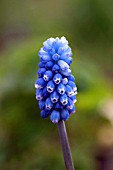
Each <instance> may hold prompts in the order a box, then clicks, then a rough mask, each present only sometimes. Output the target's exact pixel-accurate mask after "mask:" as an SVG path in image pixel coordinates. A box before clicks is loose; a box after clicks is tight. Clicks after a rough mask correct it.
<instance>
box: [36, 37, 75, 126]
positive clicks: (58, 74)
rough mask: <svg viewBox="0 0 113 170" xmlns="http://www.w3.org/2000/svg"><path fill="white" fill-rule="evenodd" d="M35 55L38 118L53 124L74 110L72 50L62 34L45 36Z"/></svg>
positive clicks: (66, 117)
mask: <svg viewBox="0 0 113 170" xmlns="http://www.w3.org/2000/svg"><path fill="white" fill-rule="evenodd" d="M43 45H44V46H43V47H42V48H41V49H40V51H39V53H38V56H39V58H40V63H39V64H38V66H39V70H38V72H37V74H38V79H37V80H36V82H35V87H36V99H37V100H39V103H38V105H39V108H40V110H41V113H40V115H41V117H42V118H46V117H48V116H50V119H51V121H52V122H53V123H55V124H56V123H58V122H59V121H60V120H64V121H65V120H67V119H68V118H69V117H70V114H71V113H74V112H75V110H76V109H75V106H74V103H75V102H76V94H77V87H76V84H75V82H74V81H75V78H74V76H73V75H72V73H71V68H70V65H71V63H72V51H71V48H70V47H69V46H68V41H67V40H66V38H65V37H61V38H58V37H57V38H49V39H47V40H46V41H45V42H44V43H43Z"/></svg>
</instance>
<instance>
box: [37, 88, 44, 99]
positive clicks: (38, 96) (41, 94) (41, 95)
mask: <svg viewBox="0 0 113 170" xmlns="http://www.w3.org/2000/svg"><path fill="white" fill-rule="evenodd" d="M36 99H37V100H42V99H43V90H42V89H36Z"/></svg>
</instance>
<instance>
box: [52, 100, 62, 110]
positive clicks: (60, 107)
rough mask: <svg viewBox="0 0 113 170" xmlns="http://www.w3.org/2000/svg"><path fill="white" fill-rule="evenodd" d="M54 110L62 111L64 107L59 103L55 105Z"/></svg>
mask: <svg viewBox="0 0 113 170" xmlns="http://www.w3.org/2000/svg"><path fill="white" fill-rule="evenodd" d="M54 108H55V109H58V110H61V109H63V106H62V104H61V103H59V102H58V103H56V104H55V106H54Z"/></svg>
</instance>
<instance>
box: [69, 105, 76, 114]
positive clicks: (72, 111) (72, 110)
mask: <svg viewBox="0 0 113 170" xmlns="http://www.w3.org/2000/svg"><path fill="white" fill-rule="evenodd" d="M68 111H69V114H73V113H75V111H76V108H75V106H74V105H73V108H72V109H69V110H68Z"/></svg>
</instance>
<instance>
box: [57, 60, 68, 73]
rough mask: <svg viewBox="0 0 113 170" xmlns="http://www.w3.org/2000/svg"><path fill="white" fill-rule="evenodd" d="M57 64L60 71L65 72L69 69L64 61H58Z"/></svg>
mask: <svg viewBox="0 0 113 170" xmlns="http://www.w3.org/2000/svg"><path fill="white" fill-rule="evenodd" d="M57 63H58V65H59V66H60V68H61V70H62V71H65V70H67V69H69V65H68V64H67V63H66V62H65V61H63V60H58V62H57Z"/></svg>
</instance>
